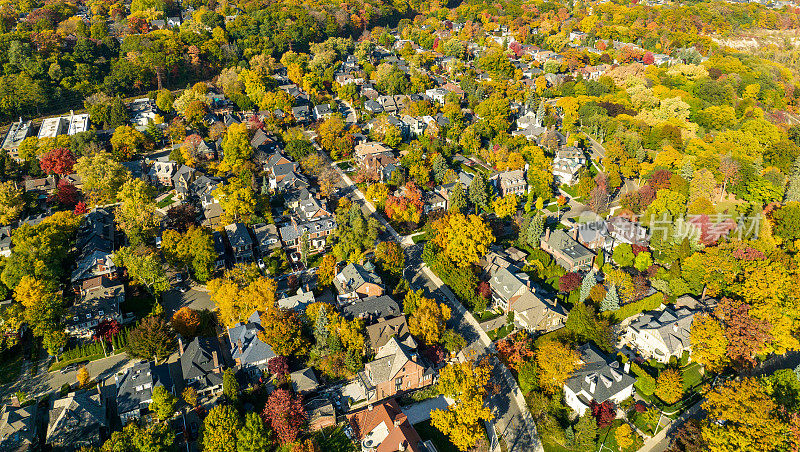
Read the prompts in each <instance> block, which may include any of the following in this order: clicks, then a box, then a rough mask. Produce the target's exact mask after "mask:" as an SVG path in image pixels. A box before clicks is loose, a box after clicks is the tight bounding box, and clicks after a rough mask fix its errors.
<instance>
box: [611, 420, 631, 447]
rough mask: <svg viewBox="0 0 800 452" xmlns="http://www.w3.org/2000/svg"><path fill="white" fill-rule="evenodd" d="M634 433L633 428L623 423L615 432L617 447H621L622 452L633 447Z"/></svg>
mask: <svg viewBox="0 0 800 452" xmlns="http://www.w3.org/2000/svg"><path fill="white" fill-rule="evenodd" d="M633 434H634V433H633V431H632V430H631V426H630V425H629V424H628V423H623V424H622V425H620V426H619V427H617V429H616V430H615V431H614V439H616V440H617V446H619V448H620V450H627V449H628V448H629V447H631V446H633V438H632V437H631V436H632V435H633Z"/></svg>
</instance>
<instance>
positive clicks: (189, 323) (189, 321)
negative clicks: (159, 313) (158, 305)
mask: <svg viewBox="0 0 800 452" xmlns="http://www.w3.org/2000/svg"><path fill="white" fill-rule="evenodd" d="M200 321H201V319H200V313H198V312H197V311H195V310H194V309H192V308H190V307H189V306H184V307H182V308H180V309H178V310H177V311H175V314H173V315H172V328H174V329H175V331H177V332H178V334H180V335H181V336H182V337H184V338H192V337H194V335H195V334H196V333H197V328H199V327H200Z"/></svg>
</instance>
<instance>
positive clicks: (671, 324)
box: [629, 307, 695, 355]
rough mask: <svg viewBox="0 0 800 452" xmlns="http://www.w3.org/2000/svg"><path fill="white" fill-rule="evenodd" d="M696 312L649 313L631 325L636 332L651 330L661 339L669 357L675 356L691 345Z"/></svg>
mask: <svg viewBox="0 0 800 452" xmlns="http://www.w3.org/2000/svg"><path fill="white" fill-rule="evenodd" d="M694 314H695V311H692V310H690V309H687V308H681V309H678V310H674V309H672V308H670V307H667V308H665V309H664V310H662V311H648V312H645V313H643V314H642V315H640V316H639V317H638V318H636V319H635V320H634V321H632V322H631V323H630V326H629V327H630V328H631V329H633V330H634V331H644V330H651V331H652V332H653V333H654V334H655V335H657V336H658V337H660V338H661V340H662V342H664V345H666V347H667V350H663V351H664V352H666V353H667V355H674V354H676V353H679V352H680V351H682V350H684V349H685V348H687V347H689V346H690V345H691V330H692V322H693V321H694Z"/></svg>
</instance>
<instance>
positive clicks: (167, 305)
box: [163, 286, 216, 315]
mask: <svg viewBox="0 0 800 452" xmlns="http://www.w3.org/2000/svg"><path fill="white" fill-rule="evenodd" d="M163 300H164V312H166V313H168V315H172V314H173V313H175V311H177V310H178V309H180V308H182V307H184V306H188V307H190V308H192V309H194V310H195V311H202V310H203V309H208V310H209V311H213V310H214V309H215V308H216V306H215V305H214V302H213V301H211V295H210V294H209V293H208V291H206V290H204V288H203V290H201V289H199V288H198V287H197V286H192V287H191V288H190V289H189V291H188V292H186V293H181V292H180V291H179V290H178V289H176V288H174V287H173V288H172V289H170V290H168V291H167V292H165V293H164V297H163Z"/></svg>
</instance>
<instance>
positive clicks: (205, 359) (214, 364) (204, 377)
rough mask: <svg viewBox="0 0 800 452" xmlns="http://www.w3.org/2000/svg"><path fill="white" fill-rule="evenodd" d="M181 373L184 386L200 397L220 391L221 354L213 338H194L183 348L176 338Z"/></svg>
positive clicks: (179, 340) (179, 339)
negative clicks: (194, 391) (193, 390)
mask: <svg viewBox="0 0 800 452" xmlns="http://www.w3.org/2000/svg"><path fill="white" fill-rule="evenodd" d="M178 353H179V358H178V361H179V362H180V366H181V372H182V375H183V380H184V383H185V384H186V386H191V387H193V388H194V389H195V390H196V391H197V393H198V394H200V395H214V394H217V393H218V392H220V391H222V368H223V363H222V353H220V350H219V342H217V338H215V337H196V338H194V340H193V341H192V342H190V343H189V345H187V346H185V347H184V344H183V339H182V338H180V337H179V338H178Z"/></svg>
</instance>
